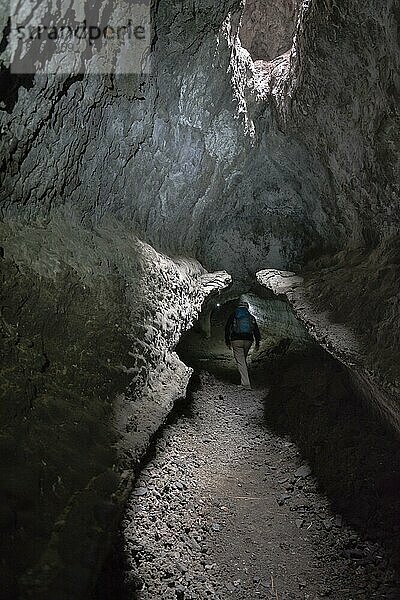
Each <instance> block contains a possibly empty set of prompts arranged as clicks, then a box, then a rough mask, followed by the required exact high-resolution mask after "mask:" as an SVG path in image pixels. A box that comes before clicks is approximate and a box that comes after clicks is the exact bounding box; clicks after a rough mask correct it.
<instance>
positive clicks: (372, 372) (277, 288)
mask: <svg viewBox="0 0 400 600" xmlns="http://www.w3.org/2000/svg"><path fill="white" fill-rule="evenodd" d="M386 250H387V249H386ZM396 256H397V245H396V249H394V248H392V251H391V252H389V253H383V256H379V255H378V256H377V255H376V253H375V252H374V253H371V255H370V256H369V257H368V260H367V261H366V260H365V257H364V256H363V254H362V253H358V254H355V253H354V254H353V255H352V256H351V257H349V256H348V255H345V256H344V257H343V258H344V259H345V260H344V261H343V262H344V264H343V266H342V267H341V268H340V267H337V266H336V261H335V269H334V272H333V274H332V269H331V268H327V267H325V269H322V270H321V271H319V272H318V273H315V272H312V271H308V272H306V274H305V278H303V277H299V276H296V275H295V274H294V273H291V272H284V271H277V270H275V269H267V270H265V271H260V272H259V273H257V278H258V280H259V282H260V283H261V284H262V285H264V286H265V287H266V288H267V289H269V290H271V291H273V292H274V294H276V295H277V296H278V297H284V298H285V299H286V300H287V301H288V303H289V305H290V306H291V307H292V308H293V310H294V313H295V314H296V316H297V318H298V319H299V320H300V321H301V322H302V323H303V324H304V325H305V327H306V329H307V331H308V332H309V334H310V335H311V336H312V337H313V338H314V339H315V340H316V341H317V342H318V344H319V345H320V346H322V347H323V348H325V350H327V351H328V352H329V353H330V354H331V355H332V356H334V357H335V358H336V359H338V360H339V361H340V362H341V363H342V364H344V365H345V366H346V368H347V370H348V372H349V375H350V380H351V381H352V382H353V386H354V387H355V388H356V389H357V391H358V392H359V393H360V395H361V396H362V397H364V398H366V399H367V400H368V402H369V403H370V404H371V405H372V406H373V407H374V409H375V411H376V413H377V414H378V415H380V416H381V417H382V418H383V420H384V421H386V422H388V423H390V425H391V426H392V427H393V428H394V430H395V431H396V433H397V434H399V433H400V415H399V394H400V377H399V375H400V373H399V364H398V361H396V360H395V358H394V357H395V356H397V351H398V344H399V338H398V333H399V325H398V319H397V314H398V313H397V310H398V307H397V304H398V298H399V295H398V293H396V290H397V289H398V286H399V284H398V280H397V277H396V266H395V265H394V264H393V262H392V261H393V258H394V257H396ZM388 259H389V262H388ZM336 260H338V259H337V258H336ZM382 262H383V263H384V264H385V263H386V264H385V266H382ZM349 265H351V266H352V267H353V269H352V271H351V273H349ZM371 266H374V267H376V268H377V269H378V271H377V274H378V280H380V283H379V286H378V285H377V281H376V280H372V281H371V278H370V274H371ZM380 272H381V273H382V275H383V277H379V273H380ZM394 277H396V280H394ZM386 278H387V282H386V286H385V281H384V279H386ZM350 280H351V281H350ZM354 282H355V284H356V286H357V289H358V290H360V289H362V294H363V295H360V300H359V304H357V305H356V304H354V291H353V293H351V285H354ZM358 286H359V287H358ZM383 286H384V289H385V293H386V294H387V295H388V301H387V302H385V303H384V304H383V303H382V287H383ZM321 290H322V292H321ZM338 305H340V307H341V309H340V311H339V312H338V311H337V309H336V307H337V306H338ZM327 306H328V307H329V310H327V309H326V307H327ZM360 307H367V308H364V309H363V308H361V309H360ZM365 310H368V311H370V314H371V315H373V318H371V319H370V320H367V319H366V318H365Z"/></svg>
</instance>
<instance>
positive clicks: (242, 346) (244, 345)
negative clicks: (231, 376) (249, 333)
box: [231, 340, 253, 387]
mask: <svg viewBox="0 0 400 600" xmlns="http://www.w3.org/2000/svg"><path fill="white" fill-rule="evenodd" d="M252 343H253V342H250V341H249V340H231V346H232V350H233V356H234V358H235V361H236V365H237V368H238V371H239V373H240V378H241V383H242V385H243V386H245V387H250V379H249V371H248V368H247V362H246V358H247V355H248V353H249V350H250V348H251V345H252Z"/></svg>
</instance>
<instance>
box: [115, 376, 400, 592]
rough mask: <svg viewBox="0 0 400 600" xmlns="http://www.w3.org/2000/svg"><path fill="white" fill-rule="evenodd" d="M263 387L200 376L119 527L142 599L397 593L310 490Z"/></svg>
mask: <svg viewBox="0 0 400 600" xmlns="http://www.w3.org/2000/svg"><path fill="white" fill-rule="evenodd" d="M264 397H265V392H264V393H263V392H262V391H260V390H258V391H252V392H245V391H243V390H242V389H241V388H240V387H237V386H232V385H228V384H224V383H221V382H219V381H217V380H216V379H214V378H213V377H212V376H210V375H208V374H202V375H201V387H200V389H199V390H198V391H197V392H196V393H195V394H194V399H193V402H192V404H191V407H190V412H189V413H188V414H184V415H181V416H180V417H179V418H178V420H177V421H176V422H175V423H173V424H172V425H169V426H168V427H167V428H166V429H165V431H164V433H163V436H162V438H160V439H159V441H158V442H157V446H156V452H155V457H154V459H153V460H152V461H151V462H150V463H149V464H148V465H147V466H146V467H145V468H144V470H143V471H142V474H141V476H140V478H139V480H138V483H137V487H136V489H135V492H134V495H133V497H132V499H131V501H130V503H129V506H128V510H127V514H126V518H125V521H124V524H123V529H124V536H125V539H126V553H127V559H128V564H129V567H130V568H129V574H128V577H129V578H130V579H131V580H133V581H134V585H135V589H136V590H137V596H138V598H139V599H140V600H158V599H165V600H167V599H171V600H172V599H174V600H177V599H178V600H179V599H181V600H197V599H203V598H215V599H220V600H225V599H228V598H233V599H237V600H255V599H257V598H260V599H264V600H266V599H274V600H291V599H293V600H295V599H296V600H297V599H302V600H305V599H310V600H317V599H319V598H326V597H329V598H332V599H334V600H352V599H360V598H362V599H365V600H367V599H368V600H369V599H372V598H379V599H381V600H382V599H386V598H392V599H395V598H399V597H400V595H399V593H398V592H397V591H396V590H394V589H393V588H391V586H390V579H391V577H390V570H389V569H388V568H387V563H386V561H385V558H384V553H383V551H382V549H381V548H380V547H379V546H378V545H377V544H373V543H371V542H368V541H365V540H361V539H360V538H359V536H358V535H357V533H355V532H354V531H353V530H351V529H350V528H348V527H347V526H346V525H345V524H344V523H342V519H341V516H340V515H335V514H333V513H332V512H331V510H330V507H329V503H328V501H327V499H326V498H325V497H324V496H323V495H321V494H320V493H319V492H318V489H317V485H316V482H315V480H314V479H313V476H312V473H310V469H309V467H308V465H307V464H305V463H304V461H302V459H301V456H300V455H299V452H298V450H297V448H296V446H295V445H294V444H293V443H291V442H290V440H288V439H284V438H280V437H278V436H276V435H275V434H273V433H272V432H271V431H269V430H268V424H267V423H265V420H264V411H263V402H264V400H263V398H264Z"/></svg>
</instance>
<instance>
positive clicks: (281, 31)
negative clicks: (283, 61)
mask: <svg viewBox="0 0 400 600" xmlns="http://www.w3.org/2000/svg"><path fill="white" fill-rule="evenodd" d="M301 3H302V2H301V0H246V5H245V9H244V12H243V16H242V25H241V29H240V40H241V43H242V46H243V47H244V48H246V49H247V50H248V51H249V52H250V54H251V57H252V59H253V60H254V61H256V60H262V61H266V62H269V61H271V60H273V59H274V58H277V57H278V56H281V55H282V54H285V53H286V52H288V51H289V50H290V49H291V47H292V45H293V36H294V33H295V28H296V23H297V17H298V14H299V9H300V6H301Z"/></svg>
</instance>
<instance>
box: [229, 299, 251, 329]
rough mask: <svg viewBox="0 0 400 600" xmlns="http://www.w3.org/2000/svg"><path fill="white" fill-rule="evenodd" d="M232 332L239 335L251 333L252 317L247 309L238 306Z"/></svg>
mask: <svg viewBox="0 0 400 600" xmlns="http://www.w3.org/2000/svg"><path fill="white" fill-rule="evenodd" d="M232 331H233V333H236V334H239V335H241V334H251V333H253V317H252V316H251V314H250V313H249V311H248V309H247V308H245V307H242V306H240V307H239V308H237V309H236V310H235V314H234V317H233V326H232Z"/></svg>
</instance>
